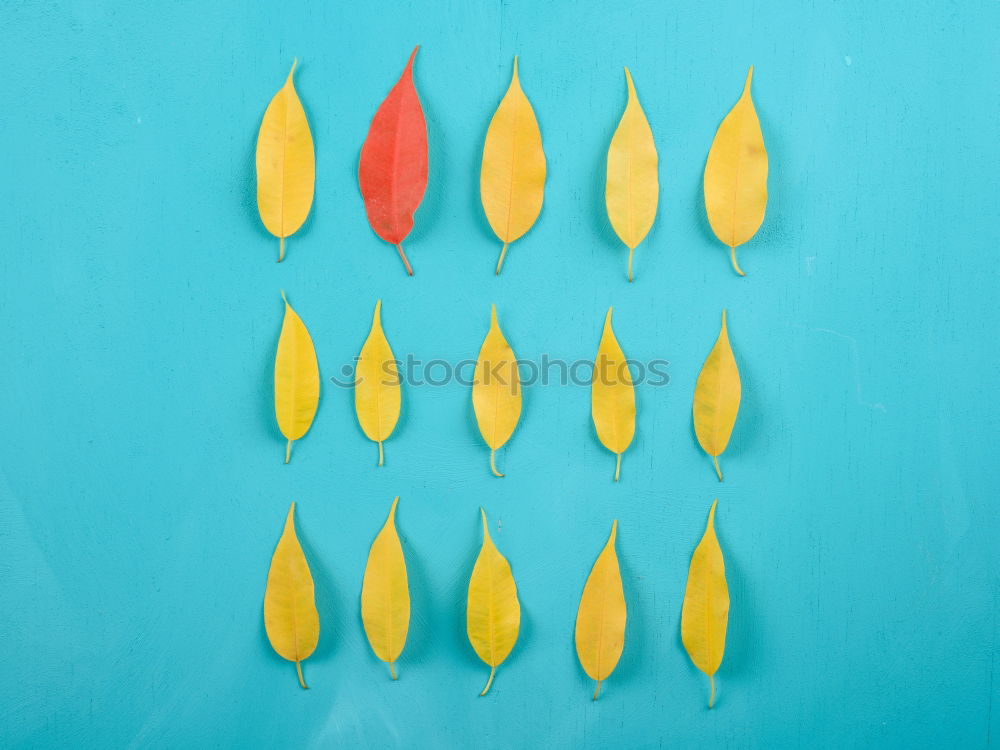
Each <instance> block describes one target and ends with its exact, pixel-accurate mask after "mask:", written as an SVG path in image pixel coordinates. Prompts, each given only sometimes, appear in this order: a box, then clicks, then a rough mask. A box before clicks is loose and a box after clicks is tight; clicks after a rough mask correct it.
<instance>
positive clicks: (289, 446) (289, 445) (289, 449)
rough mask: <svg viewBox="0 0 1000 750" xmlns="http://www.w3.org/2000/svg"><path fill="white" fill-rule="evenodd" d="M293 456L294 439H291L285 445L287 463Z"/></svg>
mask: <svg viewBox="0 0 1000 750" xmlns="http://www.w3.org/2000/svg"><path fill="white" fill-rule="evenodd" d="M291 457H292V441H291V440H289V441H288V443H287V444H286V445H285V463H286V464H287V463H288V460H289V459H290V458H291Z"/></svg>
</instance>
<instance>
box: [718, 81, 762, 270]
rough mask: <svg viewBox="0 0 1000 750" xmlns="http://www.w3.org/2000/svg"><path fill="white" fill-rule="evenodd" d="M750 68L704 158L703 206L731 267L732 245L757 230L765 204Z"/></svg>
mask: <svg viewBox="0 0 1000 750" xmlns="http://www.w3.org/2000/svg"><path fill="white" fill-rule="evenodd" d="M752 78H753V67H752V66H751V68H750V72H749V73H747V81H746V84H745V85H744V87H743V95H742V96H740V99H739V101H738V102H736V106H734V107H733V108H732V109H731V110H730V112H729V114H728V115H726V118H725V119H724V120H723V121H722V124H721V125H719V130H718V131H717V132H716V133H715V140H714V141H712V148H711V149H709V152H708V161H707V162H706V163H705V210H706V211H707V212H708V223H709V224H711V225H712V231H713V232H715V236H716V237H718V238H719V239H720V240H722V241H723V242H724V243H726V244H727V245H728V246H729V257H730V260H731V261H732V263H733V268H734V269H735V271H736V273H738V274H739V275H740V276H745V275H746V274H745V273H743V271H742V270H741V269H740V267H739V265H737V263H736V248H737V246H739V245H742V244H743V243H744V242H747V241H748V240H749V239H750V238H751V237H753V236H754V234H756V232H757V230H758V229H759V228H760V225H761V224H762V223H763V221H764V210H765V209H766V208H767V151H766V150H765V149H764V136H763V134H762V133H761V132H760V121H759V120H758V119H757V111H756V110H755V109H754V106H753V99H751V98H750V80H751V79H752Z"/></svg>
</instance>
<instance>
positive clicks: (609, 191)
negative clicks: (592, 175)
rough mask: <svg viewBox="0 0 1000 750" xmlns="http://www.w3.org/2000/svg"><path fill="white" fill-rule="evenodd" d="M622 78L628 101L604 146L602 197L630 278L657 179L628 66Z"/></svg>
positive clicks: (650, 214)
mask: <svg viewBox="0 0 1000 750" xmlns="http://www.w3.org/2000/svg"><path fill="white" fill-rule="evenodd" d="M625 80H626V81H627V83H628V104H626V105H625V114H623V115H622V119H621V122H619V123H618V129H617V130H616V131H615V135H614V137H613V138H612V139H611V147H610V148H609V149H608V177H607V183H606V187H605V192H604V200H605V203H606V204H607V207H608V218H609V219H610V220H611V226H612V227H614V229H615V232H616V233H617V234H618V236H619V237H620V238H621V241H622V242H624V243H625V245H626V246H627V247H628V280H629V281H632V253H633V252H634V251H635V248H636V246H638V244H639V243H640V242H642V241H643V239H645V237H646V235H647V234H648V233H649V230H650V228H651V227H652V226H653V220H654V219H655V218H656V202H657V199H658V197H659V194H660V181H659V177H658V175H657V165H658V159H657V155H656V144H655V143H653V131H652V130H650V128H649V122H648V121H647V120H646V115H645V114H644V113H643V111H642V105H640V104H639V97H637V96H636V93H635V86H634V85H632V75H631V74H630V73H629V72H628V68H625Z"/></svg>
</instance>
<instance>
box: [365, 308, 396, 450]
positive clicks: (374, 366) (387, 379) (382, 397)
mask: <svg viewBox="0 0 1000 750" xmlns="http://www.w3.org/2000/svg"><path fill="white" fill-rule="evenodd" d="M381 310H382V300H379V301H378V302H377V303H376V304H375V315H374V317H373V319H372V329H371V332H370V333H369V334H368V338H367V339H366V340H365V345H364V346H363V347H361V354H359V355H358V364H357V366H356V367H355V369H354V410H355V412H357V415H358V422H359V423H360V424H361V429H362V430H364V433H365V435H366V436H367V437H368V439H369V440H372V441H374V442H376V443H378V465H379V466H381V465H382V462H383V452H382V442H383V441H384V440H388V438H389V435H391V434H392V431H393V429H395V427H396V421H397V420H398V419H399V408H400V402H401V396H400V388H399V371H398V369H397V367H396V357H395V356H394V355H393V353H392V349H391V348H390V347H389V341H388V340H387V339H386V337H385V334H384V333H383V332H382V320H381V314H380V313H381Z"/></svg>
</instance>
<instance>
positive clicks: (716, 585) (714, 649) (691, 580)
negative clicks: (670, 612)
mask: <svg viewBox="0 0 1000 750" xmlns="http://www.w3.org/2000/svg"><path fill="white" fill-rule="evenodd" d="M718 502H719V501H718V500H716V501H715V502H714V503H712V509H711V510H710V511H709V513H708V525H707V527H706V528H705V534H704V536H702V538H701V541H700V542H699V543H698V546H697V547H696V548H695V550H694V554H693V555H692V556H691V567H690V568H689V569H688V580H687V588H686V589H685V590H684V607H683V609H682V610H681V641H683V643H684V648H685V650H686V651H687V652H688V656H690V657H691V661H692V662H694V665H695V666H696V667H698V669H700V670H701V671H702V672H704V673H705V674H707V675H708V680H709V683H710V684H711V695H710V696H709V699H708V707H709V708H711V707H712V704H713V703H714V702H715V673H716V672H717V671H718V669H719V665H720V664H722V654H723V651H725V648H726V626H727V625H728V623H729V587H728V586H727V585H726V565H725V562H724V561H723V559H722V548H721V547H720V546H719V540H718V539H717V538H716V536H715V506H716V505H717V504H718Z"/></svg>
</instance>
